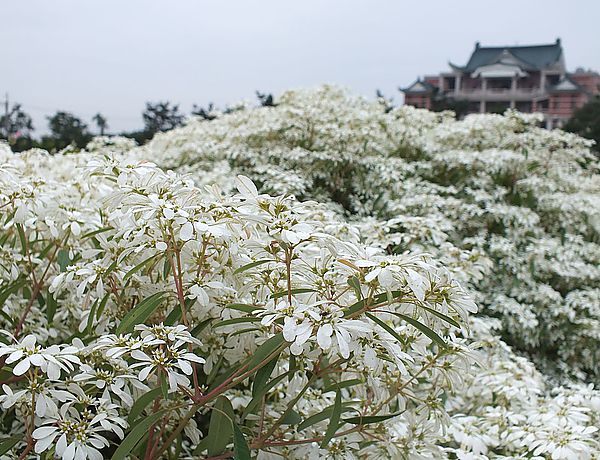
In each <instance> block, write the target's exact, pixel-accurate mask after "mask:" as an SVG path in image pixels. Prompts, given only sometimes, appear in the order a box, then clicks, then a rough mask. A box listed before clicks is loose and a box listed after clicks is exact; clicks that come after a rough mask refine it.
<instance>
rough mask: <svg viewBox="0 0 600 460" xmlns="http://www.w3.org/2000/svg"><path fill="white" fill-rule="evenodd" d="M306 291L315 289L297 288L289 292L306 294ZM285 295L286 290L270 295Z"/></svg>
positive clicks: (273, 296)
mask: <svg viewBox="0 0 600 460" xmlns="http://www.w3.org/2000/svg"><path fill="white" fill-rule="evenodd" d="M308 292H316V291H315V290H314V289H309V288H297V289H291V290H290V293H291V294H292V295H295V294H306V293H308ZM287 295H288V291H287V290H286V291H279V292H276V293H274V294H273V295H272V296H271V297H272V298H273V299H279V298H280V297H285V296H287Z"/></svg>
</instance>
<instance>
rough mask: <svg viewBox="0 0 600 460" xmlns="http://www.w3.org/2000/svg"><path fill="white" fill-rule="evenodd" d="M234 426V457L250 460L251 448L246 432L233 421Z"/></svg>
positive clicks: (240, 459)
mask: <svg viewBox="0 0 600 460" xmlns="http://www.w3.org/2000/svg"><path fill="white" fill-rule="evenodd" d="M231 426H232V428H233V458H234V459H235V460H250V448H249V447H248V443H247V442H246V438H245V437H244V433H242V430H240V428H239V427H238V426H237V424H235V423H233V422H232V423H231Z"/></svg>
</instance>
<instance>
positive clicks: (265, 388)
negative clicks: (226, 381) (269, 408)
mask: <svg viewBox="0 0 600 460" xmlns="http://www.w3.org/2000/svg"><path fill="white" fill-rule="evenodd" d="M292 374H293V372H286V373H283V374H281V375H278V376H277V377H275V378H273V379H272V380H271V381H270V382H269V383H267V384H266V385H265V386H263V387H262V388H261V389H260V390H257V392H256V395H254V396H253V398H252V400H251V401H250V402H249V403H248V405H247V406H246V408H245V409H244V412H243V413H242V420H243V419H245V418H246V417H247V416H248V415H249V414H251V413H252V412H253V411H254V409H256V408H257V407H258V405H259V404H260V403H261V402H262V399H263V397H264V396H265V395H266V394H267V393H268V392H269V390H271V388H273V387H275V386H276V385H277V384H278V383H279V382H281V381H282V380H283V379H284V378H285V377H286V376H287V375H292ZM11 375H12V374H11Z"/></svg>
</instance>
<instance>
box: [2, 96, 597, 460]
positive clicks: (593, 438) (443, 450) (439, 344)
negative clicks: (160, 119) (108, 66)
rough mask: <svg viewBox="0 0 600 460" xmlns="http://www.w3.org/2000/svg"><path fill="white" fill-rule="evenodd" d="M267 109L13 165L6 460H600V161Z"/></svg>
mask: <svg viewBox="0 0 600 460" xmlns="http://www.w3.org/2000/svg"><path fill="white" fill-rule="evenodd" d="M276 103H277V104H276V106H274V107H261V108H250V107H241V108H240V109H239V110H236V111H233V112H231V113H229V114H223V115H220V116H218V117H217V118H216V119H214V120H212V121H205V120H200V119H196V120H190V121H189V123H188V124H187V125H186V126H184V127H182V128H178V129H175V130H172V131H169V132H166V133H161V134H158V135H157V136H156V137H155V138H154V139H153V140H152V141H151V142H150V143H149V144H147V145H145V146H142V147H136V146H135V145H134V144H132V143H131V142H130V141H128V140H124V139H120V138H96V139H94V140H93V141H92V142H91V143H90V145H89V146H88V147H87V148H86V150H85V151H81V152H72V151H65V152H62V153H60V154H57V155H54V156H50V155H48V154H47V153H46V152H44V151H40V150H30V151H27V152H23V153H21V154H18V155H17V154H13V153H12V152H11V151H10V150H9V149H8V147H6V146H0V160H1V162H0V222H1V224H2V227H0V330H1V332H0V382H1V385H2V392H1V393H0V406H1V407H2V413H1V414H2V415H1V416H0V424H1V429H0V432H1V433H3V434H2V437H1V439H0V458H1V459H2V460H4V459H25V458H45V459H50V458H62V459H64V460H72V459H77V460H80V459H81V460H85V459H88V458H89V459H93V460H96V459H98V460H100V459H103V458H113V459H124V458H132V459H159V458H169V459H175V458H189V459H192V458H212V459H221V458H236V459H250V458H258V459H261V460H267V459H269V460H270V459H279V458H290V459H294V458H309V459H320V458H325V459H327V458H330V459H340V460H341V459H381V458H393V459H442V458H447V459H461V460H467V459H516V458H534V459H569V460H570V459H593V458H598V456H599V455H600V445H599V435H598V431H597V429H598V425H599V423H600V415H599V414H600V392H599V391H598V390H596V389H595V385H597V384H598V382H599V381H600V367H599V366H598V358H599V354H600V351H599V350H600V343H599V342H600V174H599V172H600V164H599V163H598V160H597V159H596V158H595V157H594V156H593V155H592V154H590V151H589V141H585V140H583V139H581V138H579V137H576V136H574V135H570V134H566V133H563V132H560V131H546V130H543V129H540V128H537V127H536V124H537V122H538V121H539V119H538V118H537V116H535V115H534V116H531V115H524V114H518V113H514V112H508V113H507V114H505V115H504V116H499V115H477V116H469V117H467V118H466V119H464V120H462V121H455V120H454V118H453V117H452V114H450V113H441V114H434V113H430V112H427V111H424V110H418V109H413V108H410V107H402V108H399V109H393V110H387V109H386V108H385V107H384V106H382V104H380V103H379V102H368V101H366V100H363V99H361V98H358V97H355V96H353V95H351V94H349V93H347V92H345V91H343V90H340V89H337V88H333V87H327V86H325V87H321V88H318V89H316V90H310V91H291V92H287V93H284V94H283V95H282V96H281V97H280V98H279V99H278V100H277V101H276Z"/></svg>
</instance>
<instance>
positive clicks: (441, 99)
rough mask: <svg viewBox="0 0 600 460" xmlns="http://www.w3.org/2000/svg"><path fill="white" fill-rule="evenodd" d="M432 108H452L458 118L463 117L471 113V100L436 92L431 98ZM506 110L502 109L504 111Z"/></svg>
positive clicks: (441, 110) (440, 110)
mask: <svg viewBox="0 0 600 460" xmlns="http://www.w3.org/2000/svg"><path fill="white" fill-rule="evenodd" d="M431 110H432V111H433V112H443V111H444V110H452V111H453V112H454V113H455V114H456V118H458V119H460V118H463V117H464V116H465V115H467V114H468V113H469V101H466V100H464V99H454V98H453V97H448V96H445V95H443V94H439V92H436V93H435V94H434V95H433V97H432V100H431ZM503 111H504V110H502V112H503Z"/></svg>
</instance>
